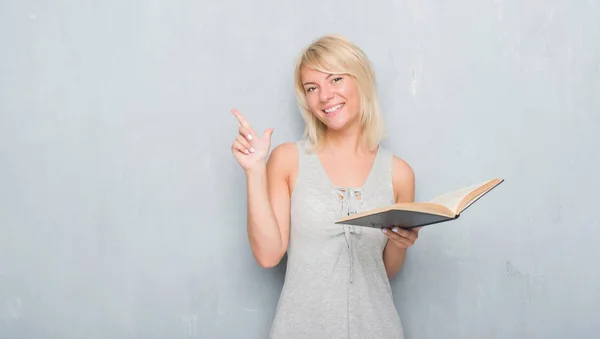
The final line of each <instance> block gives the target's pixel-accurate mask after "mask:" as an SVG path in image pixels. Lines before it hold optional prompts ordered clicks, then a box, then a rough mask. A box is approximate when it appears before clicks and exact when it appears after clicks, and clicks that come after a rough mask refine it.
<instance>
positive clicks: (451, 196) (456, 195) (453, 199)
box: [430, 181, 487, 213]
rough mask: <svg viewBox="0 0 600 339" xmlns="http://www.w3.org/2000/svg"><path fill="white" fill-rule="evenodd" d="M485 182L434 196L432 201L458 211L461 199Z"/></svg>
mask: <svg viewBox="0 0 600 339" xmlns="http://www.w3.org/2000/svg"><path fill="white" fill-rule="evenodd" d="M486 182H487V181H486ZM483 184H485V183H481V184H477V185H472V186H468V187H465V188H461V189H459V190H456V191H452V192H448V193H445V194H442V195H439V196H437V197H435V198H433V199H432V200H431V201H430V202H432V203H435V204H440V205H444V206H446V207H448V208H449V209H450V210H452V211H453V212H455V213H456V212H457V209H458V206H459V205H460V203H461V201H462V200H463V199H464V198H465V197H466V196H467V195H469V193H471V192H472V191H473V190H475V189H477V188H478V187H480V186H482V185H483Z"/></svg>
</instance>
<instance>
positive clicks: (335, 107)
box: [325, 104, 344, 113]
mask: <svg viewBox="0 0 600 339" xmlns="http://www.w3.org/2000/svg"><path fill="white" fill-rule="evenodd" d="M342 106H344V104H339V105H336V106H333V107H331V108H330V109H327V110H325V113H332V112H335V111H337V110H338V109H340V108H341V107H342Z"/></svg>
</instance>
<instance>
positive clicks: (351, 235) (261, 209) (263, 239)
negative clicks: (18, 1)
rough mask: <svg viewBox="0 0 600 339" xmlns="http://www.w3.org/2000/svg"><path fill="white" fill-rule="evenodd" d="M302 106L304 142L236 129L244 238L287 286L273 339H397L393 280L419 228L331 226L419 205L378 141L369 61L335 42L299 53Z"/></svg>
mask: <svg viewBox="0 0 600 339" xmlns="http://www.w3.org/2000/svg"><path fill="white" fill-rule="evenodd" d="M295 90H296V96H297V100H298V103H299V106H300V110H301V112H302V116H303V118H304V121H305V123H306V126H305V133H304V137H303V138H302V140H299V141H296V142H288V143H283V144H281V145H279V146H277V147H275V148H274V149H273V151H272V152H271V154H270V156H269V157H268V160H267V155H268V154H269V150H270V147H271V134H272V133H273V129H272V128H270V129H268V130H266V131H264V132H263V133H261V134H257V133H256V132H255V131H254V130H253V129H252V127H251V125H250V123H249V122H248V121H247V119H246V118H245V117H244V116H243V115H242V114H241V113H240V112H239V111H237V110H235V109H234V110H233V113H234V115H235V116H236V117H237V119H238V121H239V123H240V127H239V136H238V137H237V139H236V140H235V141H234V143H233V145H232V152H233V155H234V156H235V158H236V159H237V161H238V162H239V164H240V165H241V166H242V168H243V169H244V171H245V174H246V179H247V192H248V199H247V200H248V225H247V231H248V237H249V241H250V246H251V249H252V253H253V255H254V257H255V259H256V261H257V262H258V263H259V264H260V265H261V266H263V267H273V266H276V265H277V264H278V263H279V262H280V260H281V259H282V257H283V256H284V254H285V253H286V252H287V254H288V258H287V269H286V276H285V283H284V285H283V289H282V291H281V295H280V298H279V302H278V305H277V311H276V314H275V317H274V320H273V323H272V326H271V329H270V338H273V339H279V338H286V339H298V338H311V339H312V338H380V339H381V338H394V339H398V338H402V337H403V333H402V332H403V331H402V324H401V321H400V319H399V316H398V314H397V312H396V308H395V306H394V302H393V299H392V292H391V288H390V282H389V280H390V279H391V278H392V277H393V276H395V275H396V274H397V273H398V272H399V271H400V269H401V267H402V265H403V262H404V258H405V253H406V250H407V248H409V247H410V246H412V245H413V244H414V242H415V240H416V239H417V235H418V230H403V229H397V228H394V229H393V230H392V231H387V232H386V231H385V230H377V229H371V228H362V227H352V226H348V225H336V224H334V222H335V221H336V220H337V219H339V218H340V217H342V216H343V215H348V214H352V213H357V212H360V211H362V210H365V209H370V208H376V207H380V206H382V205H386V204H390V203H392V202H400V201H402V202H409V201H413V199H414V191H415V188H414V182H415V181H414V174H413V171H412V169H411V167H410V166H409V165H408V164H407V163H406V162H405V161H404V160H401V159H400V158H398V157H396V156H394V155H393V154H392V153H391V152H390V151H388V150H387V149H385V148H384V147H382V146H381V145H380V142H381V139H382V137H383V133H384V131H383V122H382V117H381V112H380V109H379V103H378V97H377V93H376V80H375V75H374V72H373V69H372V66H371V64H370V62H369V60H368V58H367V57H366V55H365V54H364V53H363V51H362V50H361V49H360V48H358V47H357V46H355V45H354V44H353V43H351V42H350V41H348V40H346V39H344V38H342V37H339V36H324V37H321V38H319V39H318V40H315V41H314V42H312V43H311V44H310V45H309V46H308V47H307V48H306V49H305V50H304V51H303V52H302V54H301V56H300V58H299V60H298V63H297V65H296V69H295Z"/></svg>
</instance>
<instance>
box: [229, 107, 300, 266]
mask: <svg viewBox="0 0 600 339" xmlns="http://www.w3.org/2000/svg"><path fill="white" fill-rule="evenodd" d="M231 112H232V113H233V115H235V117H236V119H237V120H238V122H239V131H238V132H239V133H238V136H237V138H236V139H235V141H234V142H233V145H232V146H231V151H232V153H233V156H234V157H235V158H236V160H237V161H238V163H239V164H240V166H242V168H243V169H244V172H245V173H246V189H247V201H248V210H247V214H248V215H247V232H248V240H249V242H250V248H251V249H252V254H253V255H254V258H255V259H256V261H257V262H258V264H259V265H261V266H262V267H273V266H276V265H277V264H278V263H279V262H280V261H281V258H283V255H284V254H285V252H286V251H287V246H288V239H289V228H290V216H289V214H290V195H291V194H290V192H291V189H290V187H291V186H290V178H291V174H292V170H294V171H295V169H296V164H297V150H296V147H295V144H294V143H286V144H282V145H280V146H278V147H276V148H275V149H273V152H271V155H270V156H268V154H269V149H270V147H271V135H272V133H273V129H272V128H269V129H267V130H266V131H265V132H263V134H262V136H259V135H257V134H256V132H255V131H254V129H252V127H251V126H250V123H249V122H248V120H246V118H245V117H244V116H243V115H242V114H241V113H240V112H239V111H238V110H236V109H233V110H232V111H231ZM267 157H268V160H267Z"/></svg>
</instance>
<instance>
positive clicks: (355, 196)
mask: <svg viewBox="0 0 600 339" xmlns="http://www.w3.org/2000/svg"><path fill="white" fill-rule="evenodd" d="M334 193H335V194H336V195H337V196H338V198H339V200H340V202H341V206H340V208H341V211H340V214H341V215H342V216H348V215H352V214H356V213H358V212H359V210H360V205H361V204H362V194H363V190H362V189H354V188H336V189H335V191H334ZM342 226H343V227H344V236H345V238H346V245H347V247H348V256H349V262H350V278H349V279H350V282H351V283H352V282H354V246H353V243H354V239H353V238H354V237H353V236H352V235H353V234H360V233H361V232H362V228H361V227H354V226H352V225H342Z"/></svg>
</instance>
